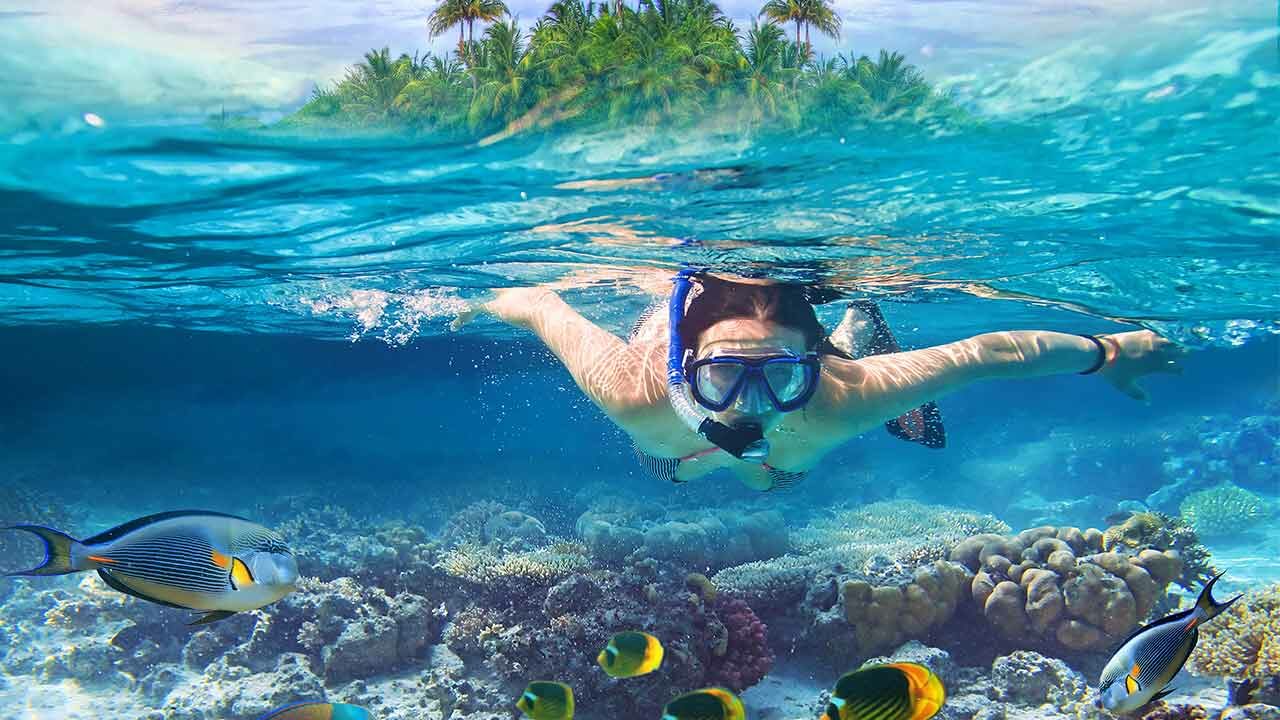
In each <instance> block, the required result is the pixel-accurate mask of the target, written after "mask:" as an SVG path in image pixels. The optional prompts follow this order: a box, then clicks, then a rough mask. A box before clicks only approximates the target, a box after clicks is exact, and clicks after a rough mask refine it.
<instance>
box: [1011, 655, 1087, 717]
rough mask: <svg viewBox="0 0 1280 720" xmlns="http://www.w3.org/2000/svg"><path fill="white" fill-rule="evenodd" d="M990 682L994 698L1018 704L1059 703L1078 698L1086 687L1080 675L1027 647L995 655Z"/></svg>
mask: <svg viewBox="0 0 1280 720" xmlns="http://www.w3.org/2000/svg"><path fill="white" fill-rule="evenodd" d="M991 684H992V686H993V689H994V693H993V694H994V695H995V699H997V700H1003V701H1005V702H1012V703H1016V704H1019V705H1044V704H1045V703H1052V704H1054V705H1058V706H1063V705H1066V704H1067V703H1069V702H1071V701H1074V700H1076V699H1078V698H1080V697H1081V696H1082V695H1083V694H1084V692H1085V687H1086V683H1085V680H1084V676H1082V675H1081V674H1080V673H1078V672H1076V671H1074V670H1072V669H1071V668H1069V667H1067V664H1066V663H1064V662H1062V661H1061V660H1057V659H1053V658H1047V657H1045V656H1043V655H1041V654H1039V653H1035V652H1030V651H1027V650H1018V651H1015V652H1013V653H1010V654H1008V655H1005V656H1003V657H998V658H996V659H995V662H993V663H992V664H991Z"/></svg>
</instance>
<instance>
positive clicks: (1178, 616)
mask: <svg viewBox="0 0 1280 720" xmlns="http://www.w3.org/2000/svg"><path fill="white" fill-rule="evenodd" d="M1193 612H1195V608H1191V609H1189V610H1181V611H1179V612H1176V613H1174V614H1172V615H1170V616H1168V617H1162V618H1160V619H1159V620H1153V621H1152V622H1149V623H1147V624H1146V625H1143V626H1141V627H1139V628H1138V629H1137V630H1134V631H1133V632H1131V633H1129V634H1128V635H1126V636H1125V638H1124V639H1123V640H1121V641H1120V644H1119V645H1117V646H1116V650H1119V649H1120V648H1122V647H1124V646H1125V645H1126V644H1128V642H1129V641H1130V640H1132V639H1134V638H1136V637H1138V636H1139V635H1141V634H1142V633H1144V632H1146V631H1148V630H1150V629H1151V628H1153V627H1158V626H1160V625H1167V624H1168V623H1175V622H1179V621H1181V620H1185V619H1186V617H1187V616H1188V615H1190V614H1191V613H1193Z"/></svg>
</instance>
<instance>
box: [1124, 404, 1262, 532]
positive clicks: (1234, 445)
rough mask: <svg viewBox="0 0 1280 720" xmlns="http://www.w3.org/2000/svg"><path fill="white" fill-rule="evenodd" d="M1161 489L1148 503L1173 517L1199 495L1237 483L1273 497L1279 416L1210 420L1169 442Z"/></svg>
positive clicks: (1203, 421) (1217, 418)
mask: <svg viewBox="0 0 1280 720" xmlns="http://www.w3.org/2000/svg"><path fill="white" fill-rule="evenodd" d="M1167 445H1168V452H1167V458H1166V459H1165V461H1164V463H1163V466H1162V468H1161V471H1162V472H1161V475H1162V478H1161V479H1162V481H1163V482H1162V483H1161V485H1160V487H1159V488H1158V489H1157V490H1155V492H1153V493H1151V494H1150V495H1148V496H1147V498H1146V505H1147V506H1149V507H1151V508H1152V509H1155V510H1162V511H1166V512H1174V511H1176V510H1177V509H1178V506H1179V504H1180V503H1181V502H1182V500H1183V499H1184V498H1186V497H1187V496H1189V495H1190V494H1192V493H1194V492H1195V491H1197V490H1201V489H1204V488H1209V487H1212V486H1214V485H1218V484H1221V483H1226V482H1230V483H1234V484H1235V485H1238V486H1240V487H1242V488H1244V489H1246V490H1254V491H1261V492H1267V493H1274V492H1275V488H1276V487H1277V485H1278V484H1280V413H1277V412H1276V411H1275V408H1274V406H1273V407H1272V408H1271V410H1270V411H1269V412H1265V413H1263V414H1259V415H1250V416H1246V417H1243V418H1238V417H1228V418H1222V417H1206V418H1204V419H1202V420H1201V421H1200V423H1198V424H1194V425H1191V426H1189V427H1187V428H1185V429H1184V430H1183V431H1182V432H1179V433H1176V434H1174V435H1173V436H1172V437H1170V438H1168V442H1167Z"/></svg>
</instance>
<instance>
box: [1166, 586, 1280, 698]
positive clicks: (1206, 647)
mask: <svg viewBox="0 0 1280 720" xmlns="http://www.w3.org/2000/svg"><path fill="white" fill-rule="evenodd" d="M1187 667H1188V668H1189V669H1190V670H1191V672H1193V673H1195V674H1197V675H1212V676H1218V677H1230V678H1236V679H1239V680H1244V679H1248V678H1264V677H1268V676H1272V675H1280V584H1276V585H1272V586H1271V587H1269V588H1266V589H1264V590H1257V591H1254V592H1250V593H1249V594H1247V595H1245V596H1244V597H1243V598H1241V599H1240V600H1239V601H1237V602H1236V604H1235V605H1232V606H1231V607H1230V608H1229V609H1228V610H1227V611H1226V612H1224V613H1222V615H1220V616H1218V617H1216V618H1214V619H1213V620H1212V621H1211V622H1208V623H1205V624H1204V625H1202V626H1201V627H1200V642H1199V643H1198V644H1197V645H1196V649H1195V652H1193V653H1191V658H1190V660H1188V662H1187Z"/></svg>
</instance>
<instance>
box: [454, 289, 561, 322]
mask: <svg viewBox="0 0 1280 720" xmlns="http://www.w3.org/2000/svg"><path fill="white" fill-rule="evenodd" d="M554 295H555V293H554V292H553V291H551V290H549V289H548V288H545V287H521V288H500V289H498V290H496V291H495V292H494V294H493V297H492V298H491V299H489V300H488V301H482V302H477V303H474V304H473V305H472V306H471V307H470V308H468V309H467V310H464V311H462V312H461V313H458V317H457V319H455V320H454V321H453V322H452V323H451V324H450V326H449V327H450V328H452V329H453V330H457V329H459V328H461V327H462V326H463V325H466V324H467V323H469V322H471V321H472V320H475V319H476V316H478V315H479V314H480V313H489V314H490V315H492V316H494V317H495V318H497V319H499V320H501V321H502V322H505V323H508V324H510V325H515V326H517V327H528V326H529V323H530V322H531V318H532V317H533V311H534V309H535V308H536V307H537V306H538V304H539V303H540V302H542V301H543V300H545V299H546V298H547V297H548V296H554Z"/></svg>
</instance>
